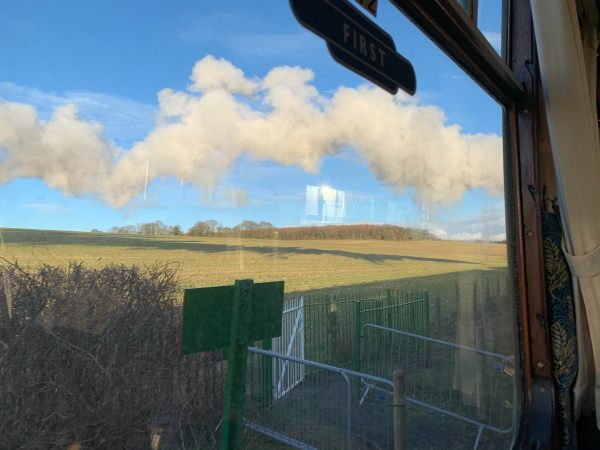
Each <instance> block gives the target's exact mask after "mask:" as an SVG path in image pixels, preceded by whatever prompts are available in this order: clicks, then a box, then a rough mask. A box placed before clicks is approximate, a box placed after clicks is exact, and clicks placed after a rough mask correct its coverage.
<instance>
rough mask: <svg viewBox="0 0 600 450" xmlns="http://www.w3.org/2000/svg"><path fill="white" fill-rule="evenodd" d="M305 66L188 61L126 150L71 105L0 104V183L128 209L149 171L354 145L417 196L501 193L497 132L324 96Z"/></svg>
mask: <svg viewBox="0 0 600 450" xmlns="http://www.w3.org/2000/svg"><path fill="white" fill-rule="evenodd" d="M313 76H314V75H313V72H312V71H310V70H307V69H302V68H298V67H276V68H274V69H272V70H271V71H270V72H269V73H268V74H267V75H266V76H265V77H264V78H262V79H249V78H247V77H246V76H245V75H244V73H243V72H242V71H241V70H240V69H239V68H237V67H235V66H234V65H233V64H231V63H230V62H228V61H226V60H224V59H216V58H215V57H213V56H210V55H209V56H206V57H205V58H203V59H202V60H200V61H198V62H197V63H196V65H195V66H194V69H193V72H192V75H191V84H190V85H189V86H188V89H187V91H186V92H181V91H174V90H172V89H164V90H162V91H160V92H159V93H158V100H159V112H158V118H157V122H156V126H155V128H154V129H153V130H152V131H151V132H150V133H149V134H148V136H146V138H145V139H144V140H142V141H139V142H137V143H135V144H134V145H133V146H132V147H131V148H130V149H123V148H119V147H117V146H115V145H114V144H112V143H111V142H110V141H109V140H107V139H106V138H105V137H103V129H102V126H101V125H100V124H99V123H95V122H90V121H85V120H82V119H81V118H78V116H77V110H76V108H75V106H74V105H67V106H61V107H57V108H56V109H55V110H54V113H53V115H52V117H51V118H50V119H49V120H48V121H42V120H40V118H39V117H38V114H37V111H36V110H35V108H34V107H32V106H30V105H25V104H19V103H8V102H1V101H0V183H7V182H9V181H11V180H13V179H15V178H18V177H28V178H39V179H41V180H43V181H44V183H46V184H47V185H48V186H50V187H53V188H58V189H60V190H62V191H63V192H64V193H65V194H66V195H75V196H78V195H84V194H90V193H91V194H94V195H96V196H98V197H100V198H102V199H103V200H104V201H105V202H107V203H108V204H109V205H111V206H113V207H123V206H125V205H127V203H128V202H129V201H131V200H132V199H133V198H134V197H136V196H137V195H138V194H139V193H140V192H142V191H143V189H144V183H145V180H146V167H148V179H149V180H152V179H155V178H157V177H165V176H166V177H175V178H177V179H179V180H182V181H183V182H191V183H193V184H195V185H196V186H198V187H199V188H200V189H201V190H202V189H210V188H212V187H213V186H214V185H215V184H216V182H217V181H218V179H219V177H220V176H221V175H222V174H224V173H226V171H228V170H229V169H230V168H231V167H232V165H233V164H234V163H235V161H236V159H237V158H239V157H240V155H242V154H243V153H246V152H247V153H248V154H249V155H251V156H252V157H254V158H256V159H261V160H271V161H275V162H277V163H279V164H284V165H298V166H300V167H302V168H303V169H304V170H306V171H308V172H311V173H314V172H316V171H318V169H319V165H320V162H321V160H322V158H323V156H324V155H327V154H333V153H336V152H338V151H340V149H341V148H342V147H344V146H348V147H352V148H354V149H355V150H356V151H357V152H358V153H360V154H361V155H362V156H363V157H364V158H365V159H366V160H367V161H368V164H369V165H370V169H371V170H372V172H373V173H374V174H375V175H376V176H377V178H378V179H379V180H380V181H381V182H383V183H385V184H387V185H389V186H392V187H394V188H396V189H398V190H402V189H403V188H405V187H408V186H412V187H414V188H416V192H417V195H418V197H419V199H420V200H421V201H423V202H427V203H431V204H439V203H442V204H450V203H452V202H453V201H455V200H457V199H459V198H460V197H461V196H462V195H463V194H464V193H465V191H466V190H468V189H472V188H484V189H486V190H487V191H488V192H490V193H492V194H498V193H499V192H500V191H501V189H502V151H501V145H502V143H501V139H500V137H498V136H497V135H495V134H465V133H462V132H461V129H460V127H459V126H457V125H449V126H448V125H446V124H445V116H444V113H443V111H442V110H440V109H439V108H437V107H434V106H423V105H420V104H418V103H417V102H415V101H414V100H413V99H410V98H408V97H407V96H404V95H402V94H400V95H397V96H396V97H391V96H390V95H388V94H387V93H384V92H382V91H380V90H379V89H377V88H369V87H366V86H363V87H359V88H346V87H340V88H338V89H337V91H336V92H335V93H334V94H333V95H332V96H330V97H324V96H322V95H321V94H319V92H318V91H317V89H316V88H315V87H314V85H313V84H311V82H312V79H313Z"/></svg>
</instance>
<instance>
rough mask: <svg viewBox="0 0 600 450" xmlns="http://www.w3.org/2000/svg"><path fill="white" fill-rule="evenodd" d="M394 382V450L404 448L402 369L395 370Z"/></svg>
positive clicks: (404, 401) (404, 410)
mask: <svg viewBox="0 0 600 450" xmlns="http://www.w3.org/2000/svg"><path fill="white" fill-rule="evenodd" d="M393 382H394V450H404V443H405V442H404V435H405V433H404V425H405V415H406V398H405V392H404V371H403V370H395V371H394V374H393Z"/></svg>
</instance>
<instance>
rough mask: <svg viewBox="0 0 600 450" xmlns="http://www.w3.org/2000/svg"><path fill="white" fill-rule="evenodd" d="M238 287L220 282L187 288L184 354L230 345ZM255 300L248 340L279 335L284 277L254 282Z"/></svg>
mask: <svg viewBox="0 0 600 450" xmlns="http://www.w3.org/2000/svg"><path fill="white" fill-rule="evenodd" d="M235 289H236V287H235V286H219V287H207V288H199V289H186V290H185V293H184V297H183V335H182V339H181V354H182V355H189V354H192V353H198V352H205V351H208V350H215V349H220V348H226V347H228V346H229V343H230V342H229V339H230V335H231V319H232V317H233V299H234V294H235ZM251 302H252V321H251V322H250V324H249V329H248V336H247V342H254V341H259V340H261V339H267V338H271V337H275V336H279V335H280V334H281V315H282V311H283V281H274V282H270V283H256V284H253V285H252V299H251Z"/></svg>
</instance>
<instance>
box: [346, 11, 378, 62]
mask: <svg viewBox="0 0 600 450" xmlns="http://www.w3.org/2000/svg"><path fill="white" fill-rule="evenodd" d="M344 44H346V46H347V47H348V48H351V49H352V50H354V53H359V54H360V55H361V56H362V57H363V58H364V59H368V60H370V61H371V62H372V63H377V64H379V67H381V68H382V69H383V68H384V67H385V50H384V49H382V48H380V47H379V46H378V45H377V43H376V41H374V40H373V39H372V38H370V37H369V36H368V35H365V34H364V33H361V31H360V30H358V29H357V28H356V27H353V26H352V25H350V24H348V23H346V22H344Z"/></svg>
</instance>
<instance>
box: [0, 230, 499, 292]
mask: <svg viewBox="0 0 600 450" xmlns="http://www.w3.org/2000/svg"><path fill="white" fill-rule="evenodd" d="M0 257H3V258H5V259H7V260H9V261H15V260H16V261H18V262H19V263H20V264H21V265H22V266H24V267H37V266H39V265H40V264H43V263H45V264H51V265H65V264H68V263H69V262H70V261H81V262H84V263H85V264H86V265H88V266H89V267H100V266H104V265H107V264H111V263H117V264H126V265H133V264H137V265H150V264H154V263H160V264H166V263H170V264H174V265H176V266H177V267H178V268H179V271H180V272H179V273H180V283H181V286H182V287H184V288H187V287H201V286H214V285H220V284H229V283H231V282H232V281H234V280H235V279H241V278H252V279H254V280H255V281H257V282H258V281H270V280H281V279H283V280H284V281H285V289H286V292H295V291H306V290H313V289H321V288H329V287H336V286H347V285H357V284H365V283H374V282H381V281H388V280H398V279H407V278H414V277H428V276H432V275H441V274H449V273H456V272H464V271H474V270H475V271H480V270H489V269H497V268H504V267H506V246H505V245H504V244H481V243H470V242H455V241H357V240H311V241H283V240H265V239H242V238H220V237H219V238H210V237H207V238H197V237H187V236H166V237H150V236H135V235H115V234H100V233H84V232H65V231H45V230H22V229H6V228H5V229H0Z"/></svg>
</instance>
